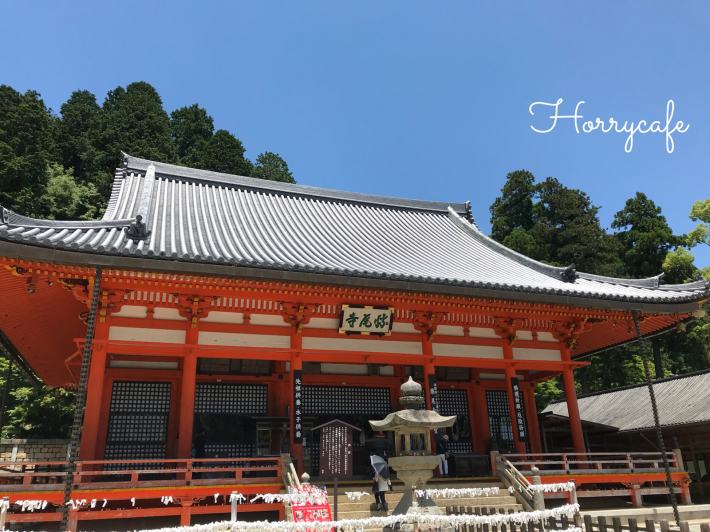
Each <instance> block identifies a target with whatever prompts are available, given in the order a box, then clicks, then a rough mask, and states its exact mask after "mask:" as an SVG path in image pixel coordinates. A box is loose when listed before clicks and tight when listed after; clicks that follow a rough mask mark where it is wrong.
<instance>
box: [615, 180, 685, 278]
mask: <svg viewBox="0 0 710 532" xmlns="http://www.w3.org/2000/svg"><path fill="white" fill-rule="evenodd" d="M611 227H612V228H613V229H617V230H619V231H618V232H617V233H616V238H617V239H618V240H619V242H620V243H621V245H622V246H623V249H622V260H623V262H624V274H625V275H626V276H627V277H631V278H634V279H641V278H644V277H652V276H655V275H658V274H660V273H662V272H663V260H664V259H665V258H666V254H667V253H668V252H669V251H670V250H672V249H673V248H675V247H676V246H680V245H682V244H684V243H685V241H686V238H685V237H683V236H676V235H674V234H673V230H672V229H671V228H670V226H669V225H668V222H667V221H666V217H665V216H663V215H662V214H661V208H660V207H657V206H656V204H655V203H654V202H653V201H652V200H650V199H649V198H648V197H646V194H643V193H642V192H637V193H636V197H635V198H631V199H629V200H627V201H626V205H625V206H624V208H623V209H622V210H620V211H619V212H617V213H616V214H615V215H614V221H613V222H612V223H611ZM669 280H670V281H671V282H683V279H678V280H673V279H669Z"/></svg>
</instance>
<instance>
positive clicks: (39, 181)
mask: <svg viewBox="0 0 710 532" xmlns="http://www.w3.org/2000/svg"><path fill="white" fill-rule="evenodd" d="M55 128H56V124H55V122H54V120H53V119H52V118H51V116H50V110H49V109H47V107H46V106H45V105H44V101H43V100H42V99H41V98H40V94H39V93H37V92H35V91H27V92H26V93H25V94H20V93H19V92H17V91H16V90H14V89H13V88H12V87H8V86H7V85H0V205H3V206H5V207H8V208H11V209H13V210H15V211H18V212H22V213H23V214H27V215H30V216H32V215H34V216H42V207H41V205H40V204H39V198H40V196H41V195H42V193H43V192H44V189H45V187H46V185H47V179H48V176H47V165H48V164H49V162H50V161H51V158H52V152H53V149H54V147H53V138H54V135H55V134H54V131H55Z"/></svg>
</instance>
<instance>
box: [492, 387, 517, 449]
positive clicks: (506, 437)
mask: <svg viewBox="0 0 710 532" xmlns="http://www.w3.org/2000/svg"><path fill="white" fill-rule="evenodd" d="M486 406H487V407H488V425H489V427H490V430H491V440H498V439H501V440H503V441H504V442H506V443H508V444H510V445H512V444H513V424H512V422H511V420H510V405H509V403H508V392H506V391H505V390H486Z"/></svg>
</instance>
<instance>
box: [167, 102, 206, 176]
mask: <svg viewBox="0 0 710 532" xmlns="http://www.w3.org/2000/svg"><path fill="white" fill-rule="evenodd" d="M170 132H171V134H172V137H173V141H174V142H175V148H176V149H177V156H178V158H179V159H180V163H181V164H184V165H185V166H192V164H190V163H191V162H192V160H193V159H195V156H196V155H197V152H198V151H200V149H201V148H202V145H203V144H204V143H205V142H208V141H209V140H210V139H211V138H212V133H213V132H214V120H213V119H212V117H211V116H210V115H208V114H207V111H206V110H205V109H203V108H202V107H200V106H199V105H197V104H193V105H191V106H189V107H181V108H180V109H176V110H175V111H173V112H172V113H170Z"/></svg>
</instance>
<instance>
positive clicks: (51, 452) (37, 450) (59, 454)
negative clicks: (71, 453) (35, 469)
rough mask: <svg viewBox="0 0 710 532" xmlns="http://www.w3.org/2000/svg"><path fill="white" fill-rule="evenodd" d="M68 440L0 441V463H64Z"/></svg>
mask: <svg viewBox="0 0 710 532" xmlns="http://www.w3.org/2000/svg"><path fill="white" fill-rule="evenodd" d="M68 447H69V440H5V439H0V462H64V461H66V459H67V449H68Z"/></svg>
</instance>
